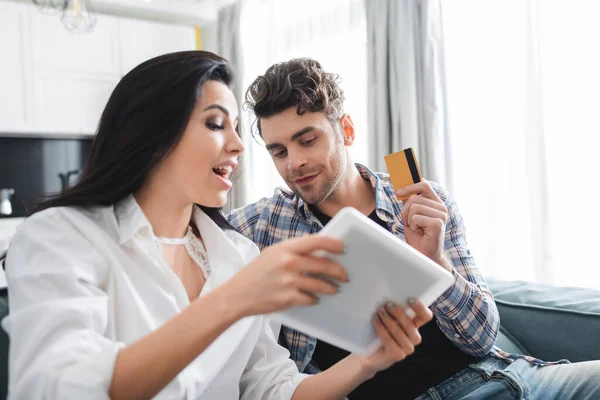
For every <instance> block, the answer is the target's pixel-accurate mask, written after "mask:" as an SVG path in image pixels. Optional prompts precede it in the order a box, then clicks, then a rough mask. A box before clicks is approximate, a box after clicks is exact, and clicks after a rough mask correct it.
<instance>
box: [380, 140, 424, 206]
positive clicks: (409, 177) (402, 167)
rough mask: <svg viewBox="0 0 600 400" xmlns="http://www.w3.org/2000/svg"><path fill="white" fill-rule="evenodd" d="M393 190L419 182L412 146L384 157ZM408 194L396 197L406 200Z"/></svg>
mask: <svg viewBox="0 0 600 400" xmlns="http://www.w3.org/2000/svg"><path fill="white" fill-rule="evenodd" d="M384 159H385V164H386V165H387V169H388V173H389V174H390V179H391V180H392V185H393V186H394V190H398V189H400V188H403V187H404V186H408V185H412V184H413V183H419V182H421V171H420V170H419V164H418V163H417V158H416V157H415V152H414V151H413V149H412V147H409V148H408V149H405V150H402V151H398V152H396V153H392V154H388V155H387V156H385V157H384ZM409 197H410V196H403V197H398V200H406V199H408V198H409Z"/></svg>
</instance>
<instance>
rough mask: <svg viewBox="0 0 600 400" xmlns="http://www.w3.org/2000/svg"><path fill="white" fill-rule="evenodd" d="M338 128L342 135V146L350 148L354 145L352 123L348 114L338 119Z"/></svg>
mask: <svg viewBox="0 0 600 400" xmlns="http://www.w3.org/2000/svg"><path fill="white" fill-rule="evenodd" d="M339 123H340V127H341V128H342V133H343V134H344V145H346V146H352V145H353V144H354V135H355V133H354V122H352V118H351V117H350V115H349V114H344V115H342V116H341V117H340V122H339Z"/></svg>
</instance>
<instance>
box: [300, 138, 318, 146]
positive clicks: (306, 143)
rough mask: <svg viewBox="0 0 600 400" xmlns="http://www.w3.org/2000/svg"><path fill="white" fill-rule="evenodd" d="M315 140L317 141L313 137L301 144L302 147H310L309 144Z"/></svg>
mask: <svg viewBox="0 0 600 400" xmlns="http://www.w3.org/2000/svg"><path fill="white" fill-rule="evenodd" d="M315 140H317V138H316V137H314V138H312V139H308V140H305V141H304V142H302V145H304V146H310V145H311V144H313V143H314V142H315Z"/></svg>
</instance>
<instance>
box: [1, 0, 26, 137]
mask: <svg viewBox="0 0 600 400" xmlns="http://www.w3.org/2000/svg"><path fill="white" fill-rule="evenodd" d="M27 17H28V16H27V7H24V6H23V5H21V4H16V3H6V2H5V3H0V33H1V34H0V131H23V130H26V129H27V128H29V127H30V124H31V115H30V113H29V109H28V107H27V105H28V104H29V102H30V101H31V93H30V83H31V82H30V80H29V78H30V77H31V74H30V66H31V60H30V59H29V56H30V52H29V51H28V48H27V43H28V42H29V36H28V31H27V29H26V27H27V22H28V21H27Z"/></svg>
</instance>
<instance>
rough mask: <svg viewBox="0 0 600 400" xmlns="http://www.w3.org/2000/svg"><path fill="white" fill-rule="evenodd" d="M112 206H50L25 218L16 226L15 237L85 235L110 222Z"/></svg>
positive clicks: (47, 237) (48, 237)
mask: <svg viewBox="0 0 600 400" xmlns="http://www.w3.org/2000/svg"><path fill="white" fill-rule="evenodd" d="M111 214H112V216H113V218H114V213H113V212H112V207H87V208H82V207H52V208H48V209H45V210H42V211H39V212H36V213H35V214H33V215H31V216H30V217H28V218H26V219H25V221H24V222H23V223H22V224H21V225H20V226H19V227H18V228H17V231H16V233H15V238H18V236H19V235H28V236H29V235H31V236H42V235H43V236H44V237H45V238H46V239H51V238H52V237H64V236H68V235H70V234H73V235H75V236H84V237H85V236H86V232H89V230H90V229H91V230H93V229H94V228H104V226H105V225H109V224H110V220H111Z"/></svg>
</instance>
